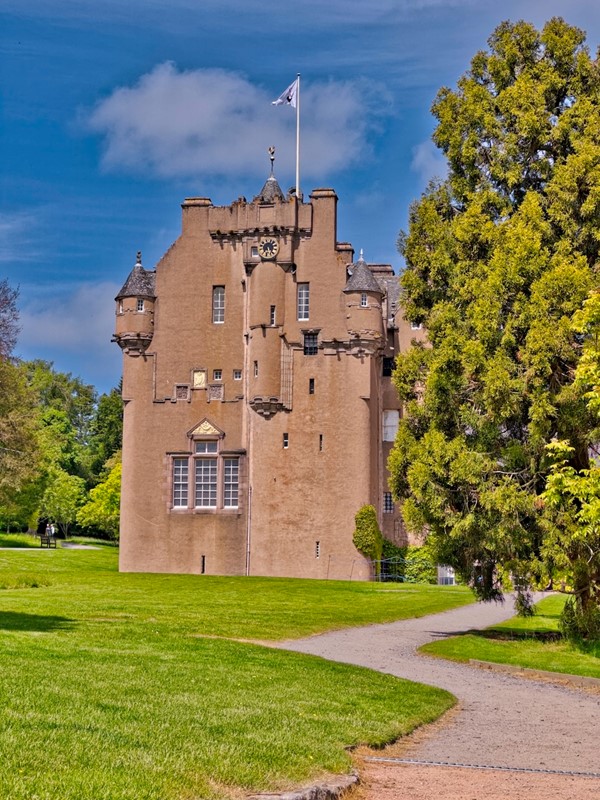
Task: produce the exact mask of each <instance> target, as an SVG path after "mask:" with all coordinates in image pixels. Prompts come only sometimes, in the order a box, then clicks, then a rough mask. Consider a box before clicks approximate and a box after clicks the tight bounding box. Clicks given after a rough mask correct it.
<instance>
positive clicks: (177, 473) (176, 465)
mask: <svg viewBox="0 0 600 800" xmlns="http://www.w3.org/2000/svg"><path fill="white" fill-rule="evenodd" d="M187 504H188V459H187V458H174V459H173V506H174V507H175V508H187Z"/></svg>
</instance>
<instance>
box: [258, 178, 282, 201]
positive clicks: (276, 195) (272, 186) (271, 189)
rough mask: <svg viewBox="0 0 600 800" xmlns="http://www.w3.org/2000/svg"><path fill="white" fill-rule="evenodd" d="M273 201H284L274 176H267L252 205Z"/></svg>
mask: <svg viewBox="0 0 600 800" xmlns="http://www.w3.org/2000/svg"><path fill="white" fill-rule="evenodd" d="M274 200H285V195H284V193H283V192H282V191H281V186H280V185H279V184H278V183H277V178H276V177H275V176H274V175H269V177H268V178H267V180H266V182H265V185H264V186H263V188H262V189H261V190H260V192H259V193H258V194H257V195H256V197H255V198H254V200H253V202H254V203H272V202H273V201H274Z"/></svg>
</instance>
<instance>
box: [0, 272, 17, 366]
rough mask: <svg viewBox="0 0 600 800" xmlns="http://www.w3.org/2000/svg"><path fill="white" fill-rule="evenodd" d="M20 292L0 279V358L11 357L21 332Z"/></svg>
mask: <svg viewBox="0 0 600 800" xmlns="http://www.w3.org/2000/svg"><path fill="white" fill-rule="evenodd" d="M18 296H19V292H18V290H17V289H12V288H11V287H10V285H9V283H8V281H7V280H6V279H4V280H2V281H0V360H6V359H8V358H9V357H10V354H11V353H12V351H13V348H14V346H15V344H16V343H17V334H18V332H19V313H18V311H17V298H18Z"/></svg>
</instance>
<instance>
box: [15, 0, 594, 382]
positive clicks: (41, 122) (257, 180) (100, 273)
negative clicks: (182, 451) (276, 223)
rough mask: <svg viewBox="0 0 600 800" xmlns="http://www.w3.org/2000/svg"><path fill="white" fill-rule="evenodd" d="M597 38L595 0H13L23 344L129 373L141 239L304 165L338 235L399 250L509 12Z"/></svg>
mask: <svg viewBox="0 0 600 800" xmlns="http://www.w3.org/2000/svg"><path fill="white" fill-rule="evenodd" d="M554 15H560V16H563V17H564V18H565V19H566V20H567V22H569V23H571V24H574V25H578V26H579V27H581V28H583V29H584V30H585V31H587V34H588V39H587V40H588V45H589V47H590V49H591V50H592V52H595V51H596V49H597V47H598V44H599V43H600V3H599V2H598V0H521V2H514V0H505V2H503V3H502V4H499V3H497V2H492V0H327V2H323V0H296V2H294V3H286V2H285V0H278V2H275V0H261V2H252V0H246V1H245V2H241V0H169V2H168V3H167V2H166V0H163V2H158V0H93V2H92V0H3V2H2V10H1V11H0V84H1V100H0V102H1V106H0V109H1V110H0V113H1V118H0V123H1V128H0V159H1V160H0V279H2V278H4V277H7V278H8V279H9V281H10V283H11V284H12V285H13V286H19V288H20V299H19V307H20V313H21V325H22V331H21V335H20V339H19V343H18V346H17V350H16V354H17V355H19V356H21V357H23V358H44V359H47V360H50V361H53V362H54V365H55V368H56V369H58V370H61V371H67V372H72V373H73V374H75V375H78V376H79V377H81V378H82V379H83V380H85V381H86V382H88V383H92V384H94V385H95V386H96V387H97V388H98V390H99V391H108V390H109V389H110V388H111V387H112V386H115V385H116V384H117V383H118V380H119V378H120V374H121V355H120V352H119V350H118V348H117V346H116V345H114V344H111V343H110V337H111V335H112V329H113V322H114V302H113V298H114V296H115V294H116V292H117V291H118V289H119V288H120V286H121V285H122V284H123V282H124V280H125V278H126V277H127V275H128V273H129V270H130V269H131V267H132V266H133V263H134V261H135V253H136V251H137V250H141V251H142V253H143V262H144V265H145V266H146V267H147V268H151V267H153V266H154V265H155V264H156V262H157V261H158V259H159V258H160V257H161V255H162V254H163V253H164V251H165V250H166V249H167V248H168V247H169V246H170V244H171V243H172V242H173V241H174V240H175V238H176V237H177V236H178V234H179V228H180V203H181V201H182V200H183V199H184V198H185V197H188V196H208V197H211V198H212V200H213V202H214V203H215V204H229V203H230V202H231V201H232V200H234V199H236V198H237V197H238V196H239V195H245V196H246V197H248V198H251V197H253V196H254V195H255V194H256V193H257V192H258V190H259V189H260V188H261V186H262V184H263V182H264V180H265V178H266V177H267V176H268V170H269V159H268V155H267V148H268V146H269V145H271V144H274V145H275V146H276V148H277V161H276V165H275V173H276V175H277V177H278V179H279V182H280V184H281V186H282V188H283V189H284V190H285V189H287V188H289V187H290V186H292V185H293V183H294V147H295V142H294V136H295V133H294V125H295V118H294V112H293V111H292V109H290V108H289V107H274V106H272V105H271V101H272V100H274V99H275V98H276V97H277V96H278V95H279V94H280V93H281V92H282V91H283V90H284V89H285V88H286V86H287V85H288V84H289V83H291V81H292V80H293V79H294V77H295V75H296V73H297V72H300V73H301V74H302V100H301V102H302V108H301V111H302V114H301V125H302V133H301V142H302V154H301V176H300V178H301V188H302V190H303V191H304V193H305V196H306V195H307V194H308V193H309V192H310V190H311V189H313V188H315V187H317V186H332V187H333V188H335V189H336V191H337V193H338V196H339V199H340V202H339V220H338V238H339V239H340V240H343V241H350V242H352V244H353V245H354V247H355V248H356V250H357V251H358V250H359V249H360V248H364V252H365V258H366V259H367V260H368V261H375V262H378V261H379V262H385V263H391V264H392V265H393V266H394V269H395V270H396V272H399V271H400V270H401V268H402V261H401V259H400V256H399V255H398V253H397V251H396V238H397V235H398V232H399V230H400V229H402V228H404V227H406V221H407V213H408V207H409V204H410V202H411V201H412V200H413V199H415V198H417V197H418V196H419V195H420V193H421V192H422V191H423V189H424V188H425V186H426V184H427V181H428V180H429V179H430V178H431V177H433V176H434V175H441V174H443V173H444V162H443V160H442V159H441V158H440V156H439V154H438V153H437V151H436V150H435V148H434V147H433V145H432V144H431V143H430V137H431V133H432V131H433V127H434V120H433V118H432V117H431V114H430V111H429V109H430V107H431V103H432V101H433V99H434V97H435V94H436V92H437V90H438V89H439V88H440V87H441V86H450V87H454V86H455V84H456V81H457V79H458V77H459V76H460V75H461V74H462V73H463V72H464V71H465V70H466V69H467V68H468V66H469V62H470V59H471V58H472V56H473V55H474V53H475V52H476V51H477V50H479V49H483V48H485V47H486V41H487V38H488V37H489V35H490V34H491V33H492V31H493V30H494V28H495V27H496V25H498V24H499V23H500V22H501V21H502V20H505V19H511V20H517V19H526V20H528V21H530V22H532V23H534V24H535V25H536V26H538V27H541V26H542V25H543V23H544V22H545V21H546V20H547V19H549V18H550V17H551V16H554Z"/></svg>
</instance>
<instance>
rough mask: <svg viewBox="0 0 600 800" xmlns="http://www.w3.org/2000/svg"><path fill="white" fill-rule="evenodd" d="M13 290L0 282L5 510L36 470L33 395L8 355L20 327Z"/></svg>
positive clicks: (0, 481) (0, 446)
mask: <svg viewBox="0 0 600 800" xmlns="http://www.w3.org/2000/svg"><path fill="white" fill-rule="evenodd" d="M17 297H18V292H17V290H16V289H11V287H10V286H9V284H8V282H7V281H6V280H2V281H0V505H4V506H5V512H7V514H6V515H7V516H9V517H14V513H13V512H14V510H15V509H14V508H13V509H10V510H9V509H8V505H10V504H11V503H12V501H13V499H14V496H15V493H17V492H19V490H20V489H21V487H22V486H23V484H24V483H26V482H27V480H29V479H30V478H31V476H32V475H33V474H34V473H35V470H36V466H37V459H38V452H37V446H36V439H35V411H34V397H33V394H32V393H31V391H30V390H29V389H28V386H27V383H26V381H25V378H24V375H23V373H22V370H21V369H20V368H19V366H18V365H17V364H15V363H14V362H13V360H12V359H11V358H10V356H11V353H12V349H13V347H14V345H15V342H16V338H17V333H18V330H19V325H18V320H19V315H18V311H17V305H16V302H17Z"/></svg>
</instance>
